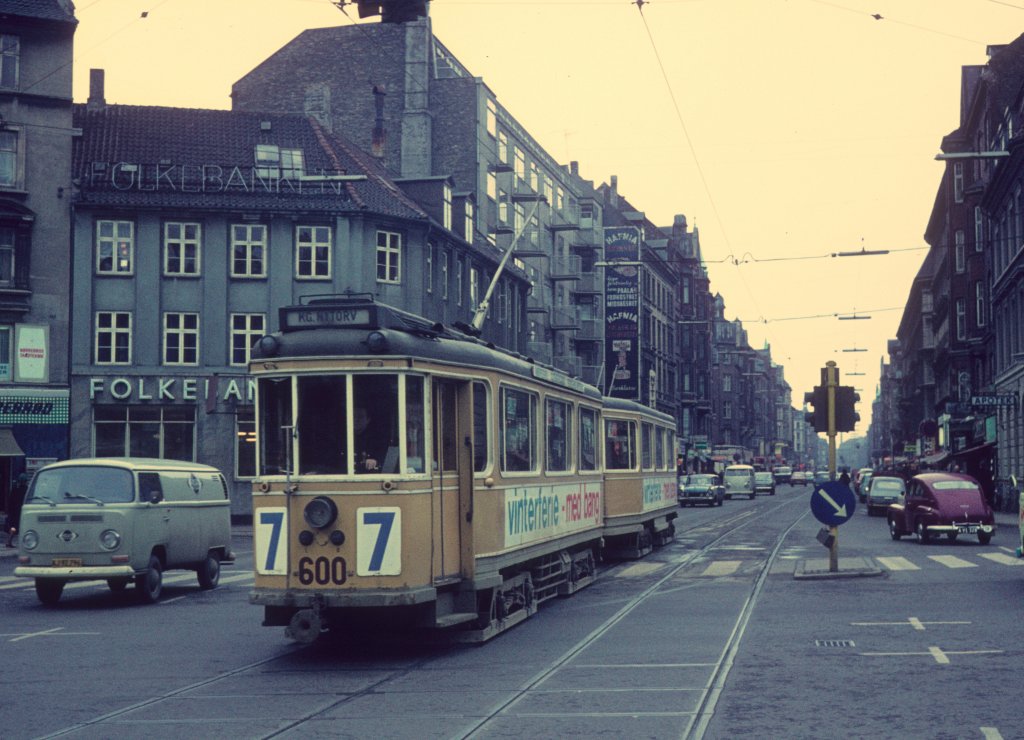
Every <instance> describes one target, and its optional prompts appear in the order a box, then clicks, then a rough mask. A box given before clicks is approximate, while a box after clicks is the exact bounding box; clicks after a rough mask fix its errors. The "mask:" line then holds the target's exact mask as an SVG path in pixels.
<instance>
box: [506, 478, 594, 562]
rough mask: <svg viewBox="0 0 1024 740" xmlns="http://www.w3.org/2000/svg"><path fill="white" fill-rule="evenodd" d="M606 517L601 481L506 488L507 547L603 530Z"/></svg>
mask: <svg viewBox="0 0 1024 740" xmlns="http://www.w3.org/2000/svg"><path fill="white" fill-rule="evenodd" d="M603 517H604V500H603V493H602V486H601V482H600V481H592V482H589V483H563V484H559V485H554V486H520V487H517V488H506V489H505V547H514V546H516V545H529V544H532V543H534V542H541V541H543V540H547V539H550V538H551V537H556V536H560V535H565V534H570V533H572V532H580V531H583V530H587V529H592V528H594V527H600V526H601V524H602V522H603Z"/></svg>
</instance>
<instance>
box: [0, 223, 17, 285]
mask: <svg viewBox="0 0 1024 740" xmlns="http://www.w3.org/2000/svg"><path fill="white" fill-rule="evenodd" d="M14 235H15V230H14V229H12V228H11V227H10V226H0V285H13V284H14V254H15V251H14V238H15V236H14Z"/></svg>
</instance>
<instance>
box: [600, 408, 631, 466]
mask: <svg viewBox="0 0 1024 740" xmlns="http://www.w3.org/2000/svg"><path fill="white" fill-rule="evenodd" d="M604 459H605V466H606V467H607V468H608V470H632V469H634V468H636V422H632V421H613V420H608V421H605V455H604Z"/></svg>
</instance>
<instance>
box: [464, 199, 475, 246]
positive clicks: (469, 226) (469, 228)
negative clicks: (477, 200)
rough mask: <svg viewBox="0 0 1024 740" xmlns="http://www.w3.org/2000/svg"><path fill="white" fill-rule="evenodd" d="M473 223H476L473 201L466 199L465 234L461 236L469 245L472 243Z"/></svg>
mask: <svg viewBox="0 0 1024 740" xmlns="http://www.w3.org/2000/svg"><path fill="white" fill-rule="evenodd" d="M475 221H476V207H475V206H474V204H473V201H471V200H469V199H468V198H467V199H466V223H465V229H466V232H465V234H463V236H464V237H465V239H466V241H467V242H469V243H470V244H472V243H473V232H474V230H475V229H474V224H475Z"/></svg>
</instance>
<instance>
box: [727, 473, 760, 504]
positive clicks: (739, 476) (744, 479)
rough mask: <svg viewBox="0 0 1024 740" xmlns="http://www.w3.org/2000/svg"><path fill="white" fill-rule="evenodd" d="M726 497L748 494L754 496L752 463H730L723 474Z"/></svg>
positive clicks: (747, 495)
mask: <svg viewBox="0 0 1024 740" xmlns="http://www.w3.org/2000/svg"><path fill="white" fill-rule="evenodd" d="M722 482H723V483H724V484H725V497H726V498H732V497H733V496H746V497H747V498H754V495H755V493H756V491H755V490H754V468H752V467H751V466H750V465H730V466H729V467H727V468H726V469H725V473H724V474H723V475H722Z"/></svg>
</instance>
